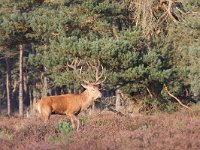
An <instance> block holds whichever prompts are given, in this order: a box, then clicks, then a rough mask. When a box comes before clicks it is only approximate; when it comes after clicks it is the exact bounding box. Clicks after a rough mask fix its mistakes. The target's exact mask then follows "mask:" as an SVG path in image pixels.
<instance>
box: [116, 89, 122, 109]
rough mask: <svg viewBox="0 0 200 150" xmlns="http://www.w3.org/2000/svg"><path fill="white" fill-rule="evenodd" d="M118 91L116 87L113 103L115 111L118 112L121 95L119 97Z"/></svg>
mask: <svg viewBox="0 0 200 150" xmlns="http://www.w3.org/2000/svg"><path fill="white" fill-rule="evenodd" d="M120 93H121V92H120V89H119V87H117V89H116V90H115V96H116V101H115V109H116V110H117V111H118V110H119V109H120V106H121V95H120Z"/></svg>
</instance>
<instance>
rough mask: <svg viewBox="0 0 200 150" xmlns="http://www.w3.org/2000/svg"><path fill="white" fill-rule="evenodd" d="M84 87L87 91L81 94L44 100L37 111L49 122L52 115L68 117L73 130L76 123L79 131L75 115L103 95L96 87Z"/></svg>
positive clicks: (37, 106)
mask: <svg viewBox="0 0 200 150" xmlns="http://www.w3.org/2000/svg"><path fill="white" fill-rule="evenodd" d="M83 87H85V88H86V90H85V91H84V92H82V93H81V94H65V95H59V96H47V97H45V98H42V99H41V100H40V101H39V102H38V103H37V104H36V109H37V110H38V112H39V113H40V115H41V117H42V118H43V119H44V120H45V121H48V119H49V118H50V115H51V114H52V113H56V114H62V115H66V116H67V118H69V119H70V121H71V123H72V126H73V128H75V121H76V122H77V129H78V128H79V124H80V123H79V120H78V119H77V118H76V116H75V115H77V114H78V113H80V112H81V111H83V110H86V109H87V108H88V107H89V106H90V105H91V104H92V102H93V101H94V100H96V99H97V98H100V97H101V95H102V94H101V92H100V91H99V89H98V87H96V86H94V85H83Z"/></svg>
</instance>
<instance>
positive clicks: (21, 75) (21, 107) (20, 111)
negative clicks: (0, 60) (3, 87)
mask: <svg viewBox="0 0 200 150" xmlns="http://www.w3.org/2000/svg"><path fill="white" fill-rule="evenodd" d="M19 50H20V56H19V63H20V64H19V116H21V117H22V116H23V114H24V108H23V102H24V95H23V94H24V90H23V89H24V82H23V45H22V44H20V45H19Z"/></svg>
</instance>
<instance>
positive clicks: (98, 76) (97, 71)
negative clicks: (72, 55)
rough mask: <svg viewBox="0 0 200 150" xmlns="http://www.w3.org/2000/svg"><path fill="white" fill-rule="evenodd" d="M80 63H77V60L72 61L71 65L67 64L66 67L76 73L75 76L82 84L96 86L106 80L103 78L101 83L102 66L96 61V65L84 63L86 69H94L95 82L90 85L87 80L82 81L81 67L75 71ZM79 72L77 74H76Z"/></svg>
mask: <svg viewBox="0 0 200 150" xmlns="http://www.w3.org/2000/svg"><path fill="white" fill-rule="evenodd" d="M80 63H81V61H78V59H74V60H73V61H72V63H71V64H69V63H67V66H68V67H69V68H71V69H73V70H74V71H75V73H76V76H77V77H78V78H79V79H81V80H82V81H83V82H84V83H86V84H92V85H98V84H101V83H103V82H104V81H105V80H106V76H105V78H104V79H103V80H102V81H101V79H102V77H103V66H102V65H101V64H100V61H98V63H97V65H95V64H93V63H92V62H86V64H87V67H88V68H94V69H95V80H96V81H95V82H94V83H90V82H89V81H88V80H85V79H83V76H82V69H83V67H82V66H81V68H80V69H77V67H79V66H80ZM100 67H101V73H100ZM77 70H79V73H78V72H77Z"/></svg>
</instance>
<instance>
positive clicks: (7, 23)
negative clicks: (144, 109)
mask: <svg viewBox="0 0 200 150" xmlns="http://www.w3.org/2000/svg"><path fill="white" fill-rule="evenodd" d="M133 3H134V2H133ZM142 3H144V2H142V1H141V2H140V3H138V4H137V5H136V3H134V4H133V5H134V6H132V4H130V3H129V1H122V0H118V1H115V2H113V1H110V0H101V1H92V0H87V1H81V0H75V1H71V0H59V1H53V2H50V3H45V2H41V3H36V2H34V1H28V0H25V1H13V3H10V1H9V0H3V1H2V2H1V3H0V35H1V36H0V52H1V54H0V55H1V56H0V57H1V58H3V57H5V56H6V57H8V56H9V57H11V58H12V59H13V60H14V61H16V62H17V61H18V60H17V59H16V58H15V57H14V56H15V54H16V53H17V51H16V49H18V48H17V46H18V44H19V43H24V44H25V45H26V50H25V55H26V57H25V58H24V60H25V64H26V68H25V69H24V70H26V72H27V75H28V76H29V77H30V78H29V83H30V86H33V85H32V84H35V81H38V80H41V79H40V77H41V74H44V75H45V76H47V77H48V79H49V82H50V85H51V88H54V87H56V86H59V87H62V86H63V85H67V84H69V83H71V82H75V81H76V82H80V81H78V80H76V76H75V74H74V72H73V71H71V70H69V69H68V68H67V63H70V62H71V61H72V60H74V59H75V58H78V59H80V60H81V61H82V63H83V64H84V63H85V62H86V61H92V62H94V63H97V61H100V62H101V64H102V65H103V67H104V70H103V72H104V75H106V76H107V80H106V83H105V86H107V87H109V88H110V89H115V88H116V87H118V86H119V87H120V88H121V89H122V90H123V92H124V93H128V94H131V95H136V94H143V93H145V91H146V89H149V90H150V92H151V93H152V94H153V96H154V97H155V99H154V100H152V99H151V100H150V99H147V100H146V101H147V105H148V107H151V104H153V103H159V104H156V106H160V107H162V110H164V111H168V110H175V107H173V106H172V105H171V104H170V103H165V102H164V101H161V100H162V99H168V97H167V95H166V94H165V93H163V91H162V88H163V85H164V84H166V85H167V86H168V88H169V90H170V92H172V93H173V94H175V95H177V96H182V95H183V86H184V85H187V84H189V85H191V90H192V93H197V94H198V93H200V83H199V82H200V81H199V77H200V71H199V69H198V68H199V66H198V64H199V63H200V62H199V56H200V45H199V43H200V42H199V40H200V39H199V37H200V30H199V29H200V23H199V22H200V20H199V17H197V14H199V7H200V3H199V1H198V0H184V1H182V2H180V3H179V2H176V3H175V4H174V5H173V8H172V10H171V11H172V14H174V15H175V16H178V20H177V22H178V23H177V24H175V23H173V21H172V19H171V18H170V17H168V16H165V14H163V11H161V10H157V11H158V12H155V10H151V9H152V8H157V5H158V0H152V1H149V2H148V3H146V4H144V8H142V7H143V5H141V6H142V7H141V6H140V4H142ZM164 5H165V6H166V4H164ZM135 6H138V7H137V8H135ZM154 6H155V7H154ZM130 7H133V8H130ZM177 8H180V9H179V10H178V9H177ZM140 9H141V10H140ZM145 9H148V10H145ZM175 10H176V11H175ZM137 11H138V12H137ZM177 11H179V12H177ZM154 13H156V14H154ZM132 14H134V16H132ZM180 14H181V15H180ZM141 15H142V16H141ZM152 15H155V16H152ZM165 17H167V19H166V18H165ZM149 19H150V20H149ZM154 19H155V20H154ZM145 23H146V24H145ZM154 30H155V31H154ZM158 31H159V32H158ZM160 32H162V34H159V33H160ZM147 33H148V35H146V34H147ZM2 49H3V50H2ZM27 60H28V61H27ZM0 61H1V64H3V63H2V61H3V60H2V59H0ZM15 64H16V63H12V66H11V68H17V65H15ZM3 67H4V65H2V67H1V68H3ZM13 74H16V73H12V76H14V75H13ZM92 75H94V70H92V69H90V70H86V67H85V66H83V76H84V77H85V78H87V80H91V81H92V80H94V77H93V76H92ZM1 76H3V74H2V75H1ZM4 76H5V75H4ZM4 78H5V77H4ZM16 80H17V79H16ZM76 86H78V85H77V84H76ZM1 87H3V85H1ZM39 90H41V89H39ZM2 93H3V92H2ZM143 97H146V95H145V94H144V95H143ZM162 103H163V106H161V105H162Z"/></svg>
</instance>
